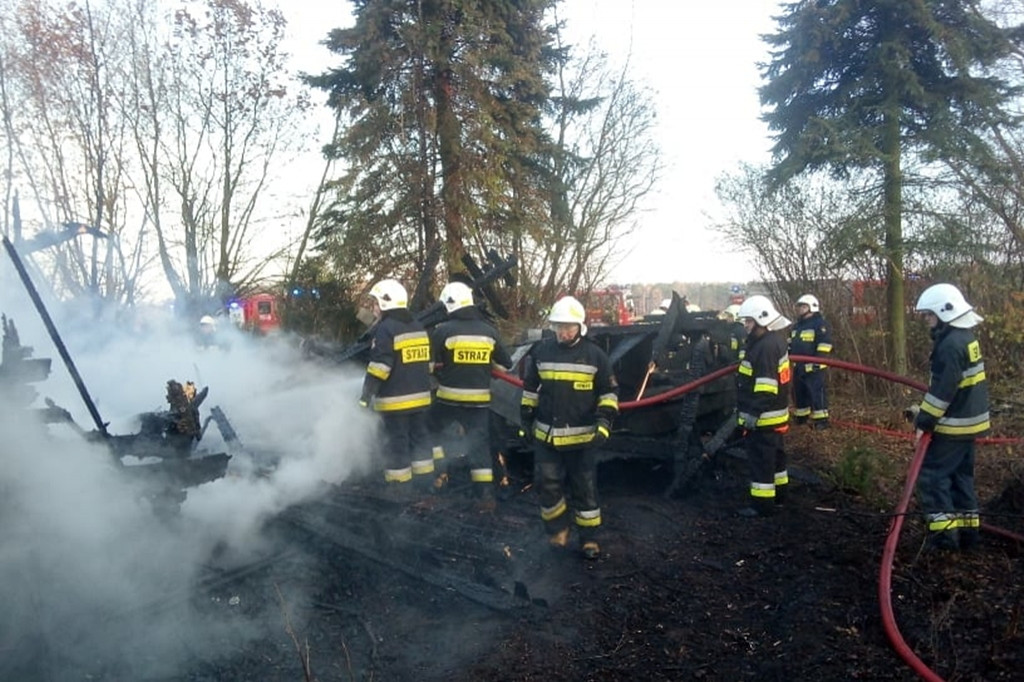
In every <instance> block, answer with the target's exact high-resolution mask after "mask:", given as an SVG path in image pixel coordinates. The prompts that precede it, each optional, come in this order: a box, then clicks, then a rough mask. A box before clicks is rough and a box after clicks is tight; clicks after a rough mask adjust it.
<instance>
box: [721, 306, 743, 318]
mask: <svg viewBox="0 0 1024 682" xmlns="http://www.w3.org/2000/svg"><path fill="white" fill-rule="evenodd" d="M739 316H740V304H739V303H730V304H729V305H727V306H725V310H723V311H722V312H720V313H719V314H718V317H719V318H720V319H723V320H734V321H735V320H736V319H737V318H738V317H739Z"/></svg>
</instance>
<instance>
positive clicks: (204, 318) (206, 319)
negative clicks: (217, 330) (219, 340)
mask: <svg viewBox="0 0 1024 682" xmlns="http://www.w3.org/2000/svg"><path fill="white" fill-rule="evenodd" d="M199 324H208V325H210V326H211V327H216V326H217V320H215V319H213V317H211V316H210V315H203V316H202V317H200V318H199Z"/></svg>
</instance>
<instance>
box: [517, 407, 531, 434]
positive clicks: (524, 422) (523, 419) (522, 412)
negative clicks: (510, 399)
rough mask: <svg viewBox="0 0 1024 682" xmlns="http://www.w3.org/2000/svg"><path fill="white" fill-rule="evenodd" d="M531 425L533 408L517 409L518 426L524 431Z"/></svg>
mask: <svg viewBox="0 0 1024 682" xmlns="http://www.w3.org/2000/svg"><path fill="white" fill-rule="evenodd" d="M532 423H533V408H532V407H527V406H526V405H523V406H521V407H520V408H519V424H520V425H521V426H522V428H524V429H529V428H530V424H532Z"/></svg>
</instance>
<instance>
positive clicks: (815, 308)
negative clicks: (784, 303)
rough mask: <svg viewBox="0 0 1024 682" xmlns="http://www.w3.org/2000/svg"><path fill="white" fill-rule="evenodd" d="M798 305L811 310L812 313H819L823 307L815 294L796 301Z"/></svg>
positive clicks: (805, 295)
mask: <svg viewBox="0 0 1024 682" xmlns="http://www.w3.org/2000/svg"><path fill="white" fill-rule="evenodd" d="M796 304H797V305H805V306H807V307H808V308H810V309H811V312H812V313H816V312H819V311H820V310H821V305H820V304H819V303H818V297H817V296H815V295H813V294H804V295H803V296H801V297H800V298H798V299H796Z"/></svg>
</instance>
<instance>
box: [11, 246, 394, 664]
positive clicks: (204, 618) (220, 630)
mask: <svg viewBox="0 0 1024 682" xmlns="http://www.w3.org/2000/svg"><path fill="white" fill-rule="evenodd" d="M2 258H3V260H2V262H0V279H2V280H3V281H2V285H3V289H2V293H0V310H2V311H3V312H4V313H5V314H6V315H7V317H8V319H12V320H14V322H15V324H16V326H17V330H18V332H19V336H20V340H21V343H22V344H23V345H25V346H32V347H33V348H34V353H33V357H37V358H38V357H50V358H52V359H53V365H52V372H51V375H50V377H49V378H48V379H47V380H46V381H44V382H41V383H38V384H36V385H35V389H36V390H37V391H38V393H39V396H38V397H37V398H36V400H35V401H34V402H33V403H32V407H41V406H42V405H43V400H44V398H50V399H52V400H53V402H55V403H56V404H58V405H60V406H61V407H64V408H66V409H67V410H68V411H69V412H70V413H71V415H72V416H73V418H74V420H75V422H76V424H77V425H78V426H79V427H81V428H82V429H84V430H85V431H86V432H88V431H92V430H93V429H94V428H95V427H94V424H93V420H92V418H91V416H90V415H89V412H88V411H87V409H86V408H85V403H84V401H83V399H82V397H81V395H80V394H79V392H78V390H77V389H76V387H75V385H74V383H73V382H72V381H71V375H70V374H69V372H68V371H67V369H66V368H65V366H64V365H63V363H62V362H61V360H60V357H59V354H58V352H57V349H56V347H55V346H54V344H53V343H52V341H51V340H50V337H49V335H48V334H47V332H46V329H45V327H44V325H43V324H42V322H41V320H40V316H39V314H38V312H37V311H36V310H35V309H34V308H33V307H32V306H31V304H30V302H29V299H28V298H27V296H26V295H25V294H24V288H23V287H22V286H21V282H20V281H19V280H18V279H17V278H16V277H13V276H12V268H11V267H10V263H9V262H8V261H7V260H6V255H5V254H4V255H3V256H2ZM41 293H42V294H43V295H44V297H45V293H46V292H45V291H41ZM46 303H47V306H48V309H49V312H50V314H51V316H52V317H53V319H54V322H55V323H56V326H57V329H58V330H59V332H60V333H61V335H62V337H63V341H64V343H65V344H66V346H67V349H68V351H69V353H70V356H71V357H72V359H73V360H74V362H75V364H76V366H77V368H78V371H79V373H80V374H81V376H82V379H83V380H84V383H85V385H86V386H87V388H88V391H89V393H90V394H91V396H92V398H93V400H94V401H95V403H96V406H97V409H98V411H99V413H100V415H101V417H102V419H103V420H104V421H105V422H108V426H107V430H108V432H109V433H111V434H117V435H124V434H132V433H135V432H137V431H138V424H139V422H138V415H139V414H140V413H143V412H150V411H163V410H166V409H168V405H167V402H166V398H165V394H166V384H167V381H168V380H172V379H173V380H175V381H179V382H182V383H184V382H186V381H193V382H195V383H196V385H197V386H198V387H199V388H202V387H204V386H208V387H209V396H208V397H207V399H206V401H205V402H204V403H203V405H202V406H201V407H200V415H201V417H203V418H204V419H205V417H206V416H207V415H208V414H209V409H210V408H211V407H213V406H219V407H220V408H222V409H223V411H224V413H225V414H226V415H227V417H228V418H229V419H230V421H231V423H232V425H233V427H234V429H235V430H236V432H237V433H238V436H239V438H240V440H241V448H233V449H231V454H232V459H231V461H230V464H229V467H228V474H227V475H226V476H225V477H224V478H222V479H218V480H216V481H212V482H210V483H206V484H204V485H202V486H199V487H197V488H192V489H190V490H189V491H188V496H187V499H186V500H185V502H184V503H183V504H182V507H181V512H180V514H179V515H177V516H176V517H174V518H172V519H167V518H163V517H161V516H160V515H158V514H157V513H155V512H154V510H153V509H152V508H151V507H150V505H149V504H148V502H147V501H146V500H145V499H144V498H142V497H141V496H140V495H139V494H138V490H137V489H136V488H135V486H134V485H133V483H132V482H131V481H130V480H129V478H128V477H125V476H124V475H123V473H122V472H121V471H119V467H117V466H116V462H115V461H114V460H113V457H112V455H111V453H110V451H109V449H107V448H106V447H105V446H104V445H103V444H101V443H90V442H88V439H87V438H84V437H83V436H82V434H81V433H79V432H78V430H77V429H76V428H75V427H72V426H70V425H62V424H50V425H44V424H42V423H41V421H37V420H35V419H32V418H29V417H28V416H27V415H28V414H29V413H28V412H27V411H26V409H25V407H24V406H23V405H20V404H11V403H10V402H4V403H3V404H0V428H2V434H3V436H2V437H3V442H4V447H3V455H2V457H0V459H2V466H0V535H2V538H3V540H2V542H0V603H2V604H3V605H4V606H3V609H0V611H2V612H3V615H2V616H0V642H3V644H2V646H3V648H4V649H5V650H6V651H9V652H11V651H14V652H18V655H17V656H12V657H8V662H7V663H0V678H3V679H15V678H16V677H17V678H18V679H33V677H32V676H33V675H34V676H35V678H36V679H64V678H65V676H66V675H69V673H68V671H72V670H73V671H75V678H76V679H82V678H83V677H85V676H86V675H89V674H92V675H93V676H94V679H104V677H103V675H104V674H106V675H112V677H110V679H139V678H141V677H143V676H152V675H170V674H173V673H174V672H175V671H176V670H178V669H179V666H180V665H181V664H182V662H183V661H184V660H186V659H187V658H191V659H193V660H194V659H195V658H197V657H198V658H202V657H203V656H204V655H214V654H215V653H216V652H215V651H204V649H205V648H207V647H212V646H213V644H212V643H213V642H222V641H224V638H225V637H228V636H230V637H232V638H237V637H239V636H242V635H244V632H239V631H238V628H239V627H240V625H239V621H237V620H231V621H227V620H226V621H223V622H218V621H217V619H214V618H211V616H210V614H209V612H205V613H203V614H202V615H201V614H199V613H198V612H197V611H196V610H195V609H194V608H193V606H192V604H193V600H192V598H191V597H192V596H193V593H194V591H195V585H196V582H197V580H198V579H199V577H200V576H201V574H202V570H203V568H204V567H205V566H209V565H210V564H211V562H221V563H222V564H224V563H225V562H237V561H245V560H247V559H250V558H252V557H253V556H254V555H263V554H269V553H270V552H273V551H274V548H273V547H270V546H268V544H267V543H268V542H269V540H268V539H267V538H266V537H264V536H263V534H262V533H261V528H262V525H263V523H264V522H265V521H266V519H267V518H269V517H271V516H273V515H275V514H277V513H279V512H280V511H281V510H283V509H285V508H287V507H288V506H289V505H293V504H297V503H301V502H302V501H304V500H308V499H310V498H313V497H316V496H318V495H322V494H324V493H325V490H327V489H328V487H329V486H330V485H331V484H335V483H338V482H340V481H343V480H345V479H346V478H348V477H350V476H353V475H358V474H361V473H364V472H366V471H368V469H369V467H370V455H371V448H372V445H373V442H374V433H375V421H374V419H373V417H372V416H370V415H366V414H364V413H363V411H361V410H359V409H358V408H357V407H356V398H357V396H358V390H359V381H360V372H359V370H358V368H342V367H334V366H324V365H322V364H313V363H310V362H308V361H306V360H303V359H302V357H301V355H300V353H299V352H298V350H297V348H296V345H295V344H294V343H293V342H291V341H290V340H289V339H287V338H278V339H255V338H252V337H247V336H245V335H243V334H241V332H234V331H233V330H230V329H223V328H222V329H221V332H222V333H223V334H225V335H226V336H227V337H228V338H229V340H230V348H229V349H227V350H224V349H213V350H200V349H199V348H198V347H197V344H196V343H195V340H194V337H193V335H192V333H191V332H192V331H193V330H192V329H187V328H182V327H181V326H180V323H178V322H176V321H175V320H174V319H173V317H172V316H171V315H169V314H165V313H162V312H153V313H152V314H150V315H149V316H148V317H147V318H146V319H145V321H144V324H143V323H142V322H140V321H139V319H138V318H136V319H135V320H133V321H132V322H124V321H123V320H124V319H126V318H124V317H122V316H120V315H115V314H113V313H111V314H106V315H99V316H94V315H93V314H91V313H92V312H93V311H92V310H91V309H89V310H87V309H85V308H83V305H87V304H83V303H82V302H81V301H78V302H75V301H72V302H65V303H57V302H54V301H52V300H47V301H46ZM115 320H121V321H115ZM221 324H222V325H224V326H225V327H226V326H227V324H228V323H227V321H226V320H224V321H222V323H221ZM227 450H228V445H227V444H226V443H225V442H224V441H223V439H222V438H221V436H220V434H219V432H218V429H217V427H216V426H215V424H213V423H211V424H209V426H208V428H207V430H206V432H205V434H204V436H203V439H202V440H201V441H200V443H199V445H198V451H199V453H201V454H202V453H216V452H224V451H227ZM131 459H133V458H127V459H126V460H125V463H126V464H131V462H129V461H128V460H131ZM214 557H216V558H214ZM266 617H267V618H276V619H278V620H279V619H280V614H279V613H274V614H267V616H266ZM111 666H114V669H115V672H113V673H112V672H111ZM118 666H120V668H118ZM12 675H14V676H13V677H12Z"/></svg>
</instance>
